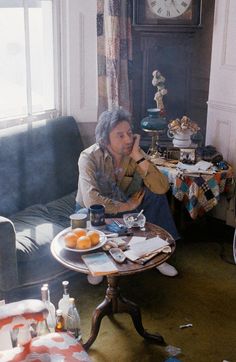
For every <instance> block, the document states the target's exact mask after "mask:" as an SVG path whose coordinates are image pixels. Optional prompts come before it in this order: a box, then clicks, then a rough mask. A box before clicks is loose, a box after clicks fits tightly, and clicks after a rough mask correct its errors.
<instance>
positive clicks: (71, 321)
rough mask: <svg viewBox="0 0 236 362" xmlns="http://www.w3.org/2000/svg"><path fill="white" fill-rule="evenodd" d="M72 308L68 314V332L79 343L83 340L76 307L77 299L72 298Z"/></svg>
mask: <svg viewBox="0 0 236 362" xmlns="http://www.w3.org/2000/svg"><path fill="white" fill-rule="evenodd" d="M69 302H70V307H69V310H68V314H67V331H68V332H70V333H71V334H72V335H73V336H74V337H75V338H76V339H77V340H78V341H79V340H81V330H80V316H79V312H78V310H77V308H76V306H75V298H70V299H69Z"/></svg>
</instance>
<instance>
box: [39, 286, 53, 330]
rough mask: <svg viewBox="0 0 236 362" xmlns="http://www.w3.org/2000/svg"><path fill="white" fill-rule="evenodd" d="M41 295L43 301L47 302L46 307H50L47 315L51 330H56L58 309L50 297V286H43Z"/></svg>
mask: <svg viewBox="0 0 236 362" xmlns="http://www.w3.org/2000/svg"><path fill="white" fill-rule="evenodd" d="M41 297H42V301H43V302H44V304H45V307H46V308H47V309H48V316H47V325H48V328H49V330H50V332H51V333H52V332H55V326H56V309H55V307H54V305H53V304H52V302H50V301H49V299H48V287H46V286H44V287H42V288H41Z"/></svg>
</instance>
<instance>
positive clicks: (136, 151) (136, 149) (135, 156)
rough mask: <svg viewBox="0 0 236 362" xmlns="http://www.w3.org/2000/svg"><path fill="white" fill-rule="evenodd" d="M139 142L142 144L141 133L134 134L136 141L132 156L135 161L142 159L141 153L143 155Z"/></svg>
mask: <svg viewBox="0 0 236 362" xmlns="http://www.w3.org/2000/svg"><path fill="white" fill-rule="evenodd" d="M139 144H140V135H139V134H134V143H133V148H132V151H131V153H130V157H131V158H133V159H134V160H135V161H137V160H139V159H140V155H141V156H142V154H141V153H140V146H139Z"/></svg>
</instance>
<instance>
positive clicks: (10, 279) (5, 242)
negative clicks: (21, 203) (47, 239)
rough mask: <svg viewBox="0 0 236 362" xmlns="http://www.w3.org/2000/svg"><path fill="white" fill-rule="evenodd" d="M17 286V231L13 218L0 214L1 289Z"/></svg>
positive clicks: (6, 289) (3, 290)
mask: <svg viewBox="0 0 236 362" xmlns="http://www.w3.org/2000/svg"><path fill="white" fill-rule="evenodd" d="M17 286H18V272H17V257H16V233H15V229H14V225H13V223H12V222H11V220H9V219H7V218H5V217H3V216H0V291H1V292H5V291H9V290H11V289H13V288H15V287H17Z"/></svg>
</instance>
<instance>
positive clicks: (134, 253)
mask: <svg viewBox="0 0 236 362" xmlns="http://www.w3.org/2000/svg"><path fill="white" fill-rule="evenodd" d="M161 252H163V253H170V252H171V247H170V245H169V243H168V241H166V240H163V239H161V238H160V237H159V236H156V237H154V238H151V239H146V238H143V237H133V238H132V239H131V240H130V242H129V250H126V251H125V252H124V253H125V255H126V257H127V258H128V259H130V260H132V261H138V260H140V259H142V260H141V262H145V261H148V260H150V259H151V258H153V257H154V256H155V255H157V254H159V253H161Z"/></svg>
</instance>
